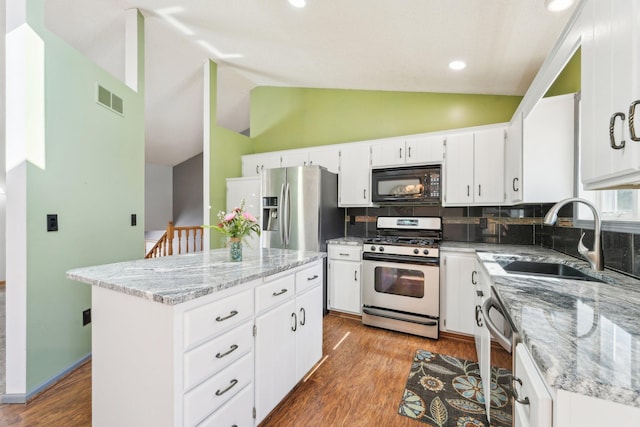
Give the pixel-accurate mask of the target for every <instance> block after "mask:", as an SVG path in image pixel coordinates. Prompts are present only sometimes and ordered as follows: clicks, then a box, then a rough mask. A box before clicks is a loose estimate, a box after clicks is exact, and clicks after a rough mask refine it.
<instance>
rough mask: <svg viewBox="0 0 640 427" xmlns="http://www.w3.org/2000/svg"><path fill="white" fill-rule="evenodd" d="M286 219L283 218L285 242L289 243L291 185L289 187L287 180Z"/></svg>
mask: <svg viewBox="0 0 640 427" xmlns="http://www.w3.org/2000/svg"><path fill="white" fill-rule="evenodd" d="M285 191H286V196H285V197H286V203H287V205H286V208H285V212H286V215H287V217H286V219H285V241H284V242H285V244H286V245H287V246H288V245H289V239H290V238H291V187H289V182H287V187H286V190H285Z"/></svg>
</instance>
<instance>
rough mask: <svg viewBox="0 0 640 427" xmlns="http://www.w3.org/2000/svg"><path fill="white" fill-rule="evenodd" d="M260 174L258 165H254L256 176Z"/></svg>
mask: <svg viewBox="0 0 640 427" xmlns="http://www.w3.org/2000/svg"><path fill="white" fill-rule="evenodd" d="M259 173H260V165H256V175H257V174H259Z"/></svg>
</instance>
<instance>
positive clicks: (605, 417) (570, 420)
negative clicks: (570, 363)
mask: <svg viewBox="0 0 640 427" xmlns="http://www.w3.org/2000/svg"><path fill="white" fill-rule="evenodd" d="M638 420H640V408H638V407H636V406H630V405H623V404H621V403H617V402H612V401H610V400H603V399H598V398H596V397H592V396H585V395H584V394H578V393H571V392H568V391H564V390H556V393H555V396H554V398H553V426H554V427H601V426H615V427H637V426H638ZM532 425H534V424H532Z"/></svg>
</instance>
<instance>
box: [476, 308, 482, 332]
mask: <svg viewBox="0 0 640 427" xmlns="http://www.w3.org/2000/svg"><path fill="white" fill-rule="evenodd" d="M481 312H482V307H480V306H479V305H476V325H478V327H480V328H481V327H482V317H481V316H480V313H481Z"/></svg>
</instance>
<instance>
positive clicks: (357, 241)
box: [327, 237, 364, 246]
mask: <svg viewBox="0 0 640 427" xmlns="http://www.w3.org/2000/svg"><path fill="white" fill-rule="evenodd" d="M327 243H328V244H330V245H349V246H360V245H362V244H363V243H364V237H338V238H336V239H329V240H327Z"/></svg>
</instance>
